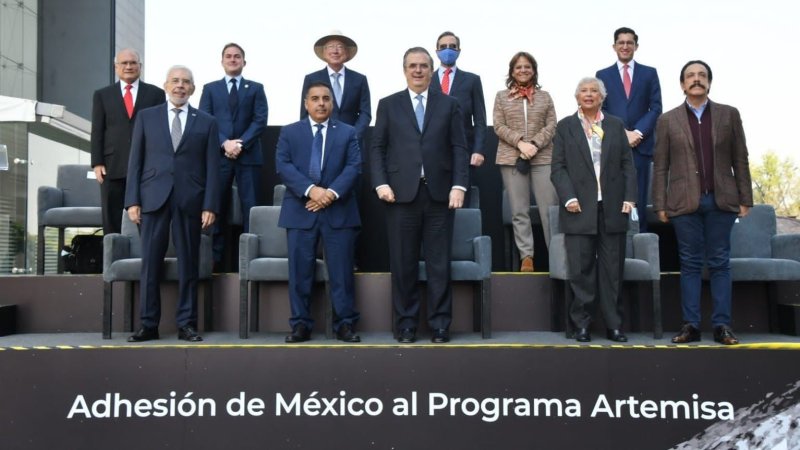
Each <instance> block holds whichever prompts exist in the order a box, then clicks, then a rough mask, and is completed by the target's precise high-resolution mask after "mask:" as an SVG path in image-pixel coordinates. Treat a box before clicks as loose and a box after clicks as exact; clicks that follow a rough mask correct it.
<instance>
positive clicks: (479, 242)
mask: <svg viewBox="0 0 800 450" xmlns="http://www.w3.org/2000/svg"><path fill="white" fill-rule="evenodd" d="M472 251H473V252H474V254H475V262H476V263H478V266H480V268H481V277H482V278H484V279H486V278H489V277H490V276H492V238H491V237H489V236H477V237H475V238H474V239H472Z"/></svg>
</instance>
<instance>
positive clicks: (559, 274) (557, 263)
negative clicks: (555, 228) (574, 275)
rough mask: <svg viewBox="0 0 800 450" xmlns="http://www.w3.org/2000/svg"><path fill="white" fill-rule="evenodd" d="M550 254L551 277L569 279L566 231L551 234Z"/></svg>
mask: <svg viewBox="0 0 800 450" xmlns="http://www.w3.org/2000/svg"><path fill="white" fill-rule="evenodd" d="M551 217H552V216H551ZM548 255H549V257H550V278H555V279H556V280H567V279H569V278H568V276H567V274H568V271H567V244H566V242H565V241H564V233H556V234H553V235H551V236H550V248H549V250H548Z"/></svg>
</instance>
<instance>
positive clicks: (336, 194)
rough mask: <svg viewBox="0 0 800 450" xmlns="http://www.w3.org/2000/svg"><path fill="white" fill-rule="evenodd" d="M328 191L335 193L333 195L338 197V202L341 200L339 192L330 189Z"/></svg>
mask: <svg viewBox="0 0 800 450" xmlns="http://www.w3.org/2000/svg"><path fill="white" fill-rule="evenodd" d="M328 190H329V191H331V192H333V195H334V196H335V197H336V200H339V193H338V192H336V191H334V190H333V189H331V188H328Z"/></svg>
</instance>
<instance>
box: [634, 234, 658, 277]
mask: <svg viewBox="0 0 800 450" xmlns="http://www.w3.org/2000/svg"><path fill="white" fill-rule="evenodd" d="M633 257H634V258H635V259H640V260H642V261H647V262H648V264H650V276H651V277H652V279H653V280H657V279H659V278H660V277H661V262H660V261H659V259H658V235H657V234H655V233H637V234H634V235H633Z"/></svg>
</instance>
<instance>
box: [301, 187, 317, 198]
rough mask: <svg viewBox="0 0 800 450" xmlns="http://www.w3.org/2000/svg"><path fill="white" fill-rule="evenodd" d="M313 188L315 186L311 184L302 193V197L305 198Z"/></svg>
mask: <svg viewBox="0 0 800 450" xmlns="http://www.w3.org/2000/svg"><path fill="white" fill-rule="evenodd" d="M314 186H315V185H313V184H312V185H311V186H309V187H308V188H307V189H306V191H305V192H304V193H303V195H305V196H306V197H308V194H309V193H310V192H311V188H313V187H314Z"/></svg>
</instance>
